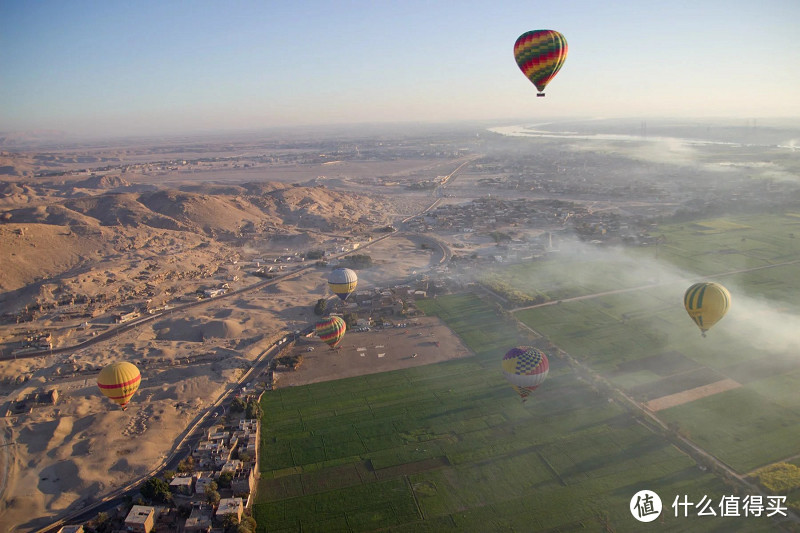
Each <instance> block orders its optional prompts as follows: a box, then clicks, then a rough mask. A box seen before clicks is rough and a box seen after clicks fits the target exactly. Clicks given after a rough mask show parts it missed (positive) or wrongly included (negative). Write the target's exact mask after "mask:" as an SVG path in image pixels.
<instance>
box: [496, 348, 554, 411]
mask: <svg viewBox="0 0 800 533" xmlns="http://www.w3.org/2000/svg"><path fill="white" fill-rule="evenodd" d="M549 370H550V361H548V360H547V355H546V354H545V353H544V352H542V351H540V350H537V349H536V348H533V347H531V346H517V347H516V348H512V349H510V350H509V351H508V352H507V353H506V354H505V355H504V356H503V375H504V376H505V378H506V379H507V380H508V382H509V383H510V384H511V387H512V388H513V389H514V390H515V391H517V394H519V395H520V397H521V398H522V401H523V402H525V400H526V399H527V398H528V395H529V394H530V393H531V392H532V391H534V390H536V387H538V386H539V385H541V384H542V382H544V380H545V378H547V373H548V372H549Z"/></svg>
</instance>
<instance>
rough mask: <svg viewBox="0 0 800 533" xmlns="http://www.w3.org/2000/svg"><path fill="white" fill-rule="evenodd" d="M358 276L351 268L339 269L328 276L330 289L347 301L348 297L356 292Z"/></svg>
mask: <svg viewBox="0 0 800 533" xmlns="http://www.w3.org/2000/svg"><path fill="white" fill-rule="evenodd" d="M357 284H358V276H356V273H355V272H354V271H352V270H350V269H349V268H337V269H335V270H334V271H333V272H331V274H330V276H328V287H330V289H331V292H332V293H333V294H335V295H336V296H338V297H339V298H341V299H342V301H343V302H344V301H346V300H347V297H348V296H350V294H352V292H353V291H354V290H356V285H357Z"/></svg>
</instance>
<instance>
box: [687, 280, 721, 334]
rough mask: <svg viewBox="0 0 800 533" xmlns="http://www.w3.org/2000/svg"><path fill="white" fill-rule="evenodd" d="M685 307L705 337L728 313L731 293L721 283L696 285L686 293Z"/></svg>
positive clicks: (708, 282) (707, 282)
mask: <svg viewBox="0 0 800 533" xmlns="http://www.w3.org/2000/svg"><path fill="white" fill-rule="evenodd" d="M683 306H684V307H685V308H686V312H687V313H689V316H690V317H691V318H692V320H694V323H695V324H697V327H698V328H700V332H701V333H702V334H703V337H705V336H706V331H708V330H709V329H710V328H711V326H713V325H714V324H716V323H717V322H719V321H720V320H721V319H722V317H724V316H725V313H727V312H728V309H729V308H730V306H731V293H729V292H728V289H726V288H725V287H723V286H722V285H720V284H719V283H714V282H710V281H706V282H702V283H695V284H694V285H692V286H691V287H689V288H688V289H687V290H686V293H684V295H683Z"/></svg>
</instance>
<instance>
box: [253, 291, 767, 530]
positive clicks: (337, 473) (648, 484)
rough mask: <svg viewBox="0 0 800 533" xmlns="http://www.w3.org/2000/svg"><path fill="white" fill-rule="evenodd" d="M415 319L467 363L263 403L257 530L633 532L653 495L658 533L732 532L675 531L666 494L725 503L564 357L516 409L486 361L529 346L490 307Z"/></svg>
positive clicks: (701, 526)
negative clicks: (633, 508) (442, 336)
mask: <svg viewBox="0 0 800 533" xmlns="http://www.w3.org/2000/svg"><path fill="white" fill-rule="evenodd" d="M421 305H422V307H423V308H424V310H425V311H426V312H427V313H428V314H437V315H439V316H440V317H442V318H443V319H444V320H445V321H447V322H448V324H450V326H451V327H452V328H453V329H454V330H455V332H456V333H457V334H458V335H460V336H461V337H462V338H463V339H464V340H465V342H466V343H467V345H468V346H469V347H470V348H471V349H472V350H473V352H474V353H475V354H476V355H474V356H472V357H468V358H464V359H457V360H452V361H447V362H445V363H438V364H434V365H429V366H425V367H417V368H412V369H407V370H401V371H394V372H387V373H383V374H374V375H369V376H362V377H358V378H348V379H344V380H339V381H331V382H325V383H318V384H313V385H307V386H303V387H292V388H287V389H278V390H275V391H272V392H270V393H267V394H265V395H264V397H263V400H262V406H263V408H264V413H265V414H264V418H263V425H262V449H261V453H260V463H261V475H262V478H261V480H260V481H259V486H258V489H257V501H256V504H255V505H254V516H255V518H256V520H257V521H258V524H259V530H260V531H270V532H272V531H375V530H381V531H432V532H433V531H436V532H438V531H481V532H483V531H535V530H572V529H588V530H595V531H598V530H604V528H609V529H613V530H615V531H638V530H640V527H638V526H641V524H640V523H639V522H637V521H636V520H635V519H633V517H632V516H631V514H630V511H629V510H628V505H629V502H630V499H631V497H632V496H633V494H634V493H636V492H637V491H638V490H641V489H643V488H648V489H650V490H655V491H656V492H658V493H659V494H661V495H662V499H663V500H664V501H663V503H664V512H663V513H662V517H661V519H660V521H661V524H660V525H661V528H662V529H664V530H666V531H685V530H687V529H691V530H692V531H722V530H733V529H737V528H739V527H741V526H742V525H743V523H742V522H741V521H742V520H743V519H742V518H738V519H737V518H730V517H726V518H722V517H718V518H717V519H715V520H713V521H710V520H703V519H702V518H699V517H696V516H692V515H691V514H690V516H689V517H688V518H684V517H682V516H680V517H676V516H675V515H674V512H673V510H672V509H671V507H670V506H671V503H672V501H673V500H674V498H675V497H676V496H677V495H681V496H683V495H687V496H688V498H689V500H690V501H699V500H700V499H701V498H702V497H703V496H704V495H707V496H708V497H710V498H712V499H715V500H716V501H717V502H718V501H719V499H720V497H721V496H722V495H725V494H732V493H733V490H734V489H733V488H732V487H730V486H727V485H725V483H724V482H723V481H722V480H720V479H719V478H717V477H715V476H714V475H713V474H711V473H709V472H705V471H702V470H700V469H699V468H698V467H697V465H696V464H695V462H694V461H693V460H692V459H691V458H689V457H688V456H686V455H685V454H684V453H682V452H681V451H679V450H678V449H677V448H675V447H674V446H672V445H671V444H670V443H669V441H668V440H667V439H666V438H665V437H664V436H662V435H659V434H658V433H654V432H652V431H651V430H650V429H648V428H647V427H646V426H645V425H642V424H640V423H639V422H637V419H636V418H635V417H634V416H633V414H632V413H631V412H629V411H628V410H627V409H626V408H624V407H623V406H621V405H619V404H618V403H616V402H615V401H611V400H610V399H609V398H608V397H606V396H605V395H604V394H602V393H600V392H599V391H597V390H596V389H595V388H594V387H593V386H592V385H590V384H588V383H586V382H584V381H583V380H581V379H579V378H578V376H577V375H576V374H575V372H573V371H572V369H571V367H570V366H569V365H568V364H567V363H566V361H565V360H564V359H562V358H560V357H557V356H551V358H550V359H551V370H550V376H549V378H548V381H547V382H545V384H544V385H543V386H542V387H540V388H539V389H538V390H537V391H536V393H535V394H534V396H533V397H532V398H531V399H529V400H528V402H527V403H525V404H523V403H522V402H521V401H520V399H519V398H518V397H517V395H516V394H515V393H514V391H513V390H512V389H511V388H510V387H508V386H507V384H506V383H505V381H504V380H503V378H502V376H501V373H500V371H499V358H500V355H501V354H502V353H504V352H505V351H506V350H507V349H508V348H509V347H510V346H513V345H515V344H519V343H530V342H532V340H531V339H530V338H526V337H525V334H524V333H521V332H520V330H518V329H517V327H516V325H515V324H514V322H513V321H511V320H509V318H508V317H507V316H502V315H500V314H498V313H497V312H496V311H495V308H494V306H493V305H492V304H490V303H488V302H486V301H484V300H481V299H480V298H478V297H477V296H475V295H473V294H460V295H451V296H445V297H439V298H438V299H436V300H427V301H425V302H422V303H421ZM523 331H524V330H523ZM747 528H748V530H751V531H768V530H771V529H772V528H774V523H773V522H772V521H771V519H767V518H766V517H763V516H762V517H761V518H756V517H750V518H748V519H747Z"/></svg>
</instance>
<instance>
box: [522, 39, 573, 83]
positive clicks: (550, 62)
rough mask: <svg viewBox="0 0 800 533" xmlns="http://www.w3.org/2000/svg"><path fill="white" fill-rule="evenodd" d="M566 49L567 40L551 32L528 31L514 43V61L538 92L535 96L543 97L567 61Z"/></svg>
mask: <svg viewBox="0 0 800 533" xmlns="http://www.w3.org/2000/svg"><path fill="white" fill-rule="evenodd" d="M567 49H568V47H567V40H566V39H565V38H564V36H563V35H561V34H560V33H559V32H557V31H553V30H533V31H528V32H525V33H523V34H522V35H520V36H519V38H518V39H517V42H516V43H514V59H516V60H517V65H519V68H520V70H522V73H523V74H525V77H526V78H528V79H529V80H530V81H531V83H533V84H534V85H535V86H536V88H537V89H538V90H539V92H538V94H537V95H536V96H544V88H545V87H547V84H548V83H550V80H552V79H553V78H554V77H555V75H556V73H558V71H559V70H560V69H561V66H562V65H563V64H564V61H566V59H567Z"/></svg>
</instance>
